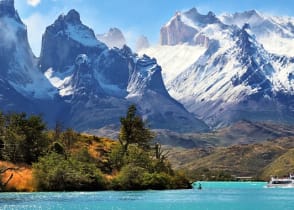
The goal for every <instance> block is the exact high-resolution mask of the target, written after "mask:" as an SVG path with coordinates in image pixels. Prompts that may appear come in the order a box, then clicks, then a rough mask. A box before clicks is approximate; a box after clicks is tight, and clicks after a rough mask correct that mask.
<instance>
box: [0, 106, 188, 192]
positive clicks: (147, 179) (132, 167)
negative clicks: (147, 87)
mask: <svg viewBox="0 0 294 210" xmlns="http://www.w3.org/2000/svg"><path fill="white" fill-rule="evenodd" d="M120 122H121V130H120V135H119V141H112V140H109V139H105V138H99V137H95V136H90V135H85V134H79V133H77V132H75V131H73V130H72V129H66V130H63V129H62V126H61V125H60V124H58V123H57V124H56V127H55V129H54V130H51V131H48V130H47V129H46V125H45V123H44V122H43V120H42V118H41V117H40V116H34V115H32V116H27V115H26V114H24V113H20V114H17V113H11V114H6V115H5V114H2V113H0V158H1V160H2V161H9V162H11V163H14V164H16V165H26V166H27V168H29V169H31V170H32V177H31V179H28V180H29V181H30V184H31V185H30V189H27V190H36V191H64V190H68V191H70V190H106V189H115V190H141V189H175V188H189V187H191V185H190V183H189V182H188V180H187V179H186V177H185V176H184V175H183V174H180V173H178V172H175V171H174V170H173V169H172V168H171V165H170V164H169V162H168V161H167V159H166V156H165V155H164V152H163V151H162V149H161V146H160V145H159V144H153V141H152V140H153V138H154V134H153V133H152V132H151V131H150V130H149V129H148V128H147V127H146V125H145V123H144V122H143V120H142V118H141V117H140V116H138V115H137V114H136V107H135V106H130V107H129V109H128V111H127V114H126V116H125V117H122V118H121V120H120ZM2 169H3V170H4V169H5V166H3V167H2ZM0 176H2V177H1V180H2V182H1V183H2V184H4V181H3V180H5V179H4V178H5V177H4V175H3V174H0ZM11 180H13V178H11ZM1 186H4V185H1ZM6 189H8V188H6ZM10 189H13V188H11V187H10ZM14 190H17V189H14ZM22 190H25V189H22Z"/></svg>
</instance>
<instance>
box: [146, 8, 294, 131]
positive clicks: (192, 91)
mask: <svg viewBox="0 0 294 210" xmlns="http://www.w3.org/2000/svg"><path fill="white" fill-rule="evenodd" d="M221 20H222V21H224V22H222V21H221ZM176 21H177V24H178V25H185V27H188V26H189V27H191V28H194V31H195V33H194V34H193V35H191V36H190V37H189V38H187V39H179V40H182V41H179V42H170V43H169V42H166V44H169V45H171V46H169V47H170V48H169V51H173V49H174V51H177V52H178V54H179V56H180V55H182V54H183V53H184V51H185V56H184V57H183V59H185V60H187V62H189V63H190V64H189V66H187V65H182V66H183V67H182V68H181V67H179V66H180V65H178V64H177V61H176V60H174V59H172V60H170V61H169V62H168V61H167V60H166V58H167V57H166V56H165V55H164V53H159V52H156V50H154V49H153V50H151V51H149V52H151V54H150V56H154V57H156V56H155V55H158V57H156V58H157V60H158V63H159V64H164V65H163V66H162V68H163V75H165V78H168V82H167V83H166V85H167V88H168V91H169V93H170V94H171V95H172V96H173V97H174V98H176V99H177V100H179V101H180V102H181V103H182V104H184V106H185V107H186V108H187V109H188V110H189V111H190V112H193V113H195V114H196V115H197V116H199V117H200V118H201V119H203V120H204V121H205V122H206V123H207V124H209V125H210V126H211V127H214V128H217V127H222V126H226V125H229V124H231V123H234V122H236V121H238V120H242V119H247V120H253V121H275V122H282V123H291V124H293V123H294V109H293V105H291V104H292V103H293V102H294V101H293V100H294V91H293V90H294V83H293V82H294V81H293V79H292V78H293V77H292V75H293V69H294V68H293V67H294V66H293V59H292V57H290V56H287V54H289V52H287V54H284V53H283V52H284V51H279V50H277V49H278V48H277V49H275V51H273V50H272V49H269V47H268V46H271V45H272V44H273V42H272V41H269V40H270V39H271V38H272V37H273V36H274V37H276V40H277V43H281V42H284V43H290V40H291V39H292V38H291V37H292V36H293V31H292V32H291V27H290V26H291V23H292V22H293V19H292V18H286V19H283V18H281V17H266V16H263V15H262V14H260V13H258V12H256V11H248V12H244V13H236V14H234V15H225V16H222V17H219V18H218V17H216V16H215V15H213V13H211V12H210V13H208V14H207V15H200V14H198V13H197V10H195V9H192V10H189V11H188V12H183V13H177V14H176V15H175V16H174V17H172V18H171V20H170V21H169V22H168V23H167V24H166V25H165V26H164V27H163V29H164V30H169V35H168V36H169V37H172V39H175V38H177V39H178V38H179V37H181V36H179V33H180V34H181V33H182V35H185V34H186V31H185V30H182V31H181V30H175V28H173V23H175V22H176ZM246 22H247V23H246ZM269 33H270V34H269ZM286 34H287V36H286ZM268 41H269V42H268ZM183 42H185V45H182V47H183V49H180V48H179V45H180V44H181V43H183ZM175 43H177V45H178V46H173V45H174V44H175ZM187 43H188V44H190V47H191V48H194V49H196V50H195V51H192V50H191V53H190V54H189V51H188V48H187V46H186V44H187ZM162 44H164V43H162ZM286 46H287V45H286ZM290 46H291V45H290ZM161 50H164V48H163V46H160V47H158V51H161ZM179 50H181V51H179ZM146 52H148V50H146ZM152 52H156V53H154V55H153V54H152ZM195 52H199V54H198V53H197V54H195ZM273 52H276V53H273ZM141 53H143V52H141ZM161 56H162V57H161ZM192 59H194V62H191V60H192ZM169 63H171V64H172V66H177V69H178V70H177V71H178V72H179V73H178V75H175V72H172V71H171V70H169V69H168V68H169V67H170V66H171V65H169ZM179 63H181V62H180V61H179ZM171 78H172V79H171Z"/></svg>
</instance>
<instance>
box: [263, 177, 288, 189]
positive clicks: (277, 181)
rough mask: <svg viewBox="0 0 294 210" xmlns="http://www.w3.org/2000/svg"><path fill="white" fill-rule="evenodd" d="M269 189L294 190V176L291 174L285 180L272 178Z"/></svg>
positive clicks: (268, 185)
mask: <svg viewBox="0 0 294 210" xmlns="http://www.w3.org/2000/svg"><path fill="white" fill-rule="evenodd" d="M267 187H283V188H292V187H293V188H294V175H292V174H290V175H289V177H285V178H277V177H271V179H270V181H269V182H268V184H267Z"/></svg>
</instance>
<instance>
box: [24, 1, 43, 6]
mask: <svg viewBox="0 0 294 210" xmlns="http://www.w3.org/2000/svg"><path fill="white" fill-rule="evenodd" d="M27 3H28V4H29V5H31V6H33V7H35V6H37V5H38V4H40V3H41V0H27Z"/></svg>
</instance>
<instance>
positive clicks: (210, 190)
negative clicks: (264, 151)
mask: <svg viewBox="0 0 294 210" xmlns="http://www.w3.org/2000/svg"><path fill="white" fill-rule="evenodd" d="M201 185H202V187H203V188H202V190H197V189H191V190H166V191H154V190H148V191H121V192H117V191H115V192H114V191H102V192H62V193H55V192H44V193H43V192H42V193H0V209H52V210H53V209H101V210H129V209H134V210H140V209H143V210H145V209H146V210H147V209H148V210H152V209H155V210H157V209H171V210H176V209H177V210H188V209H189V210H190V209H191V210H192V209H199V210H206V209H207V210H210V209H216V210H222V209H223V210H247V209H248V210H262V209H265V210H279V209H283V210H284V209H289V210H293V209H294V189H278V188H275V189H270V188H266V187H265V185H266V183H265V182H201ZM195 186H198V185H197V184H195Z"/></svg>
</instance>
